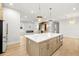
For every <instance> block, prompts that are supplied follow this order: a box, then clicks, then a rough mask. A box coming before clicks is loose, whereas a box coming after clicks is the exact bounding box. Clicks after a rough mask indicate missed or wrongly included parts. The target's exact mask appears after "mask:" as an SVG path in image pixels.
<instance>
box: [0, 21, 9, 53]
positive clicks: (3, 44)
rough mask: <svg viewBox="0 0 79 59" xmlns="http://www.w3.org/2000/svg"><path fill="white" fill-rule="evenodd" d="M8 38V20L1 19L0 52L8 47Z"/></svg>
mask: <svg viewBox="0 0 79 59" xmlns="http://www.w3.org/2000/svg"><path fill="white" fill-rule="evenodd" d="M7 40H8V24H7V22H6V21H3V20H0V54H1V53H3V52H5V51H6V49H7Z"/></svg>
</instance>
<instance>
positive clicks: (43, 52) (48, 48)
mask: <svg viewBox="0 0 79 59" xmlns="http://www.w3.org/2000/svg"><path fill="white" fill-rule="evenodd" d="M28 41H30V42H29V43H28V44H27V45H28V46H27V48H28V50H27V51H28V54H29V55H31V56H50V55H52V54H53V53H54V52H55V51H56V50H57V49H58V48H59V47H60V46H61V44H62V42H61V41H60V38H59V37H55V38H51V39H49V40H47V41H44V42H41V43H36V42H33V41H31V40H30V39H28Z"/></svg>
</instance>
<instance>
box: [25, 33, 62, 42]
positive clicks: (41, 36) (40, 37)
mask: <svg viewBox="0 0 79 59" xmlns="http://www.w3.org/2000/svg"><path fill="white" fill-rule="evenodd" d="M61 35H62V34H60V33H42V34H32V35H24V36H25V37H26V38H29V39H30V40H32V41H34V42H36V43H40V42H43V41H46V40H49V39H50V38H54V37H57V36H61Z"/></svg>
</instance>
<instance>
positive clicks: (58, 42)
mask: <svg viewBox="0 0 79 59" xmlns="http://www.w3.org/2000/svg"><path fill="white" fill-rule="evenodd" d="M56 44H57V48H59V47H60V46H61V45H62V42H61V39H60V37H59V36H58V37H56Z"/></svg>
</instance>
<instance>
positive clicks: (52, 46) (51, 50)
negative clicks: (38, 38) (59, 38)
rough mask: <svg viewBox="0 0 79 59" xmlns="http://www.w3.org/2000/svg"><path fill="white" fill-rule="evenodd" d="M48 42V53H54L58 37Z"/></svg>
mask: <svg viewBox="0 0 79 59" xmlns="http://www.w3.org/2000/svg"><path fill="white" fill-rule="evenodd" d="M48 44H49V45H48V46H49V49H48V55H52V54H53V53H54V52H55V50H56V38H52V39H50V40H49V42H48Z"/></svg>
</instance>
